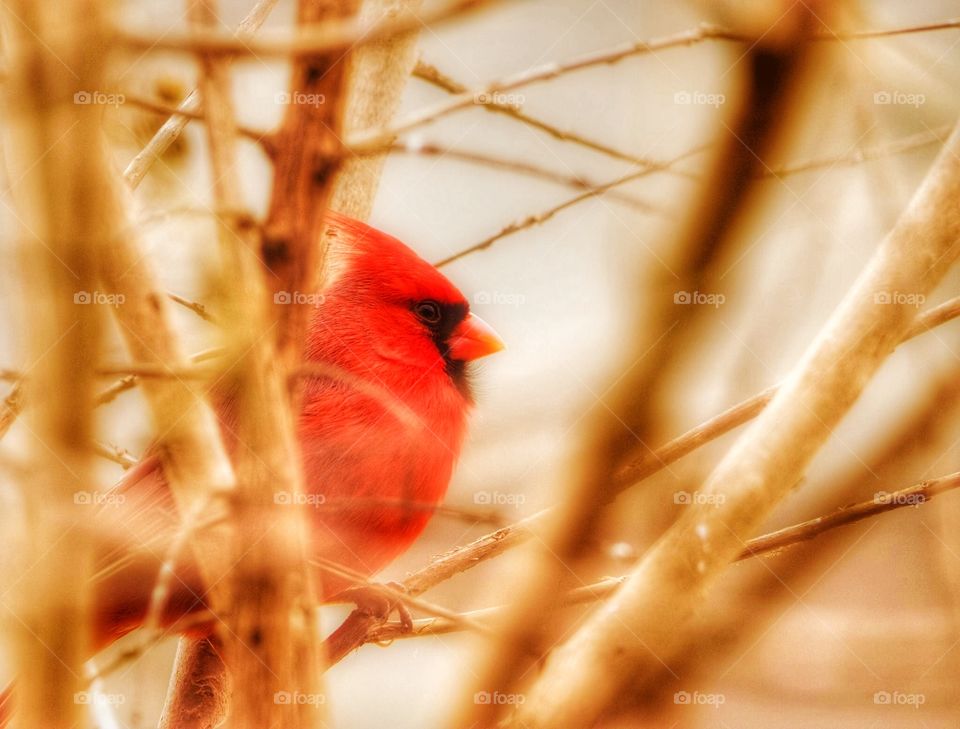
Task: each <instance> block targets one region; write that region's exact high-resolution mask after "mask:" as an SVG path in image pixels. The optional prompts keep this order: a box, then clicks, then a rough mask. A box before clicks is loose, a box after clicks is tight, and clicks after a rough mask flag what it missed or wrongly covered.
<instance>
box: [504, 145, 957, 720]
mask: <svg viewBox="0 0 960 729" xmlns="http://www.w3.org/2000/svg"><path fill="white" fill-rule="evenodd" d="M958 160H960V128H958V129H955V130H954V133H953V135H952V136H951V138H950V140H949V141H948V143H947V145H946V147H945V149H944V150H943V151H942V152H941V154H940V156H939V157H938V159H937V161H936V162H935V163H934V165H933V167H932V169H931V170H930V172H929V174H928V175H927V177H926V179H925V180H924V182H923V184H922V185H921V187H920V189H919V190H918V191H917V193H916V194H915V196H914V198H913V200H912V201H911V203H910V205H909V206H908V208H907V210H906V211H905V212H904V213H903V215H902V216H901V218H900V220H899V221H898V223H897V225H896V227H895V228H894V229H893V231H891V233H890V234H889V235H888V237H887V238H886V239H885V241H884V242H883V244H882V245H881V247H880V249H879V250H878V252H877V254H876V255H875V257H874V259H873V260H872V261H871V262H870V264H869V265H868V267H867V269H866V270H865V271H864V272H863V274H862V275H861V277H860V279H859V280H858V281H857V283H856V284H855V285H854V287H853V289H852V290H851V291H850V292H849V294H848V295H847V297H846V298H845V300H844V301H843V303H842V304H841V305H840V307H839V308H838V310H837V311H836V312H835V313H834V315H833V317H831V319H830V321H829V322H828V323H827V325H826V326H825V327H824V329H823V331H822V332H821V333H820V335H819V336H818V337H817V339H816V340H815V341H814V343H813V344H812V345H811V347H810V349H809V350H808V352H807V353H806V354H805V355H804V357H803V358H802V360H801V361H800V363H799V364H798V365H797V366H796V368H795V369H794V371H793V372H792V373H791V375H790V377H789V378H788V380H787V381H786V383H785V384H784V385H783V386H782V387H781V388H780V390H779V391H778V392H777V394H776V395H775V396H774V398H773V400H772V401H771V403H770V405H769V406H768V407H767V408H766V409H765V410H764V412H763V413H762V414H761V416H760V417H759V418H758V420H757V422H756V423H755V424H754V426H753V427H752V428H751V429H750V430H749V431H748V432H747V433H745V434H744V436H743V437H741V439H740V440H739V441H738V442H737V444H736V445H735V446H734V447H733V449H731V451H730V452H729V453H728V454H727V456H726V457H725V458H724V459H723V461H722V462H721V463H720V464H719V465H718V466H717V468H716V469H715V470H714V472H713V474H711V476H710V478H709V479H708V481H707V483H706V485H705V487H704V489H703V490H704V491H705V492H706V493H708V494H713V495H722V496H723V498H724V499H725V501H724V503H723V504H720V505H703V504H695V505H692V506H691V508H690V509H689V510H688V511H687V513H686V514H685V515H684V516H683V517H682V518H681V519H680V520H679V521H678V522H677V523H676V524H675V525H674V526H673V527H671V529H670V530H669V531H668V532H667V533H666V534H665V535H664V536H663V537H662V538H661V539H660V541H659V542H657V544H656V545H655V546H654V547H653V548H652V549H651V550H650V551H649V552H648V553H647V555H646V556H645V557H644V559H643V560H642V561H641V563H640V564H639V565H638V567H637V568H636V569H635V570H634V571H633V572H631V573H630V575H629V577H628V579H627V581H626V583H625V584H624V585H623V587H622V588H621V589H620V590H619V591H618V592H617V594H616V595H615V596H614V598H613V599H612V600H611V601H610V602H609V603H607V604H606V605H605V606H604V607H603V608H602V609H600V610H598V611H597V612H596V613H594V614H593V615H592V616H591V618H590V619H589V620H588V621H587V622H586V623H585V624H583V626H582V627H581V628H580V629H579V630H578V631H577V633H576V634H575V635H574V636H573V637H572V638H571V639H570V640H568V641H567V642H566V643H565V644H564V645H562V646H561V647H560V648H559V649H557V650H556V651H555V652H554V653H553V655H552V656H550V657H549V658H548V660H547V664H546V667H545V669H544V671H543V673H542V674H541V676H540V677H539V679H538V680H537V681H536V682H535V684H534V685H533V686H532V687H531V689H530V691H529V692H528V694H527V702H526V703H525V704H524V705H523V706H522V707H520V708H519V709H518V711H517V713H516V715H515V716H514V717H513V719H512V722H511V723H512V724H514V725H516V726H524V727H551V728H554V729H562V728H563V727H582V726H586V725H589V724H590V723H591V722H593V721H595V720H596V719H597V718H598V717H599V716H600V715H601V714H602V713H603V712H604V710H606V709H607V708H608V707H609V706H610V705H611V703H612V702H613V701H614V700H615V698H616V696H617V694H618V692H619V691H621V690H622V688H623V687H624V686H625V685H626V683H627V682H628V681H634V680H638V679H642V677H643V676H645V675H647V674H648V673H650V672H651V671H654V670H656V668H657V667H659V665H660V664H659V662H658V661H659V656H662V655H667V654H669V651H670V649H671V647H672V646H673V645H675V643H677V642H678V641H679V640H680V639H682V637H683V634H684V630H685V628H686V625H687V621H688V619H689V617H690V616H691V614H692V612H693V610H694V609H695V608H696V607H697V605H699V604H700V603H701V602H702V600H703V595H704V593H705V591H706V590H707V589H708V588H709V586H710V585H711V584H712V583H713V581H714V580H715V579H716V578H717V577H718V576H719V575H720V574H721V573H722V572H723V570H724V569H725V568H726V566H727V565H728V564H729V563H730V562H731V561H733V560H734V559H735V558H736V556H737V554H738V553H739V551H740V550H741V549H742V547H743V544H744V543H745V542H746V540H747V539H749V537H750V535H751V532H753V531H754V530H755V529H756V527H757V526H758V525H759V524H760V523H761V522H762V520H763V519H764V518H765V517H766V516H767V515H768V514H769V512H770V510H771V509H772V508H773V507H774V506H775V505H776V504H777V503H778V502H779V500H780V499H781V498H782V497H783V496H784V495H786V494H787V493H788V492H789V490H790V489H791V488H792V487H793V486H794V484H795V483H796V482H797V481H798V480H799V479H800V478H801V476H802V475H803V472H804V470H805V469H806V467H807V465H808V464H809V462H810V461H811V460H812V458H813V457H814V455H815V454H816V453H817V451H818V450H819V449H820V447H821V446H822V445H823V443H824V442H825V441H826V440H827V439H828V438H829V436H830V434H831V433H832V431H833V429H834V428H835V427H836V425H837V424H838V423H839V421H840V420H841V419H842V417H843V416H844V415H845V414H846V412H847V411H848V410H849V409H850V407H851V406H852V405H853V403H854V402H855V401H856V400H857V398H858V397H859V395H860V394H861V392H862V391H863V388H864V387H865V386H866V384H867V382H869V380H870V378H871V377H872V375H873V374H874V373H875V372H876V370H877V369H878V368H879V366H880V365H881V364H882V363H883V361H884V360H885V359H886V357H887V356H888V355H889V353H890V352H891V351H892V350H893V349H894V347H895V346H896V343H897V342H899V341H900V340H901V339H902V338H903V336H904V334H905V333H906V332H907V331H908V329H909V327H910V324H911V319H912V318H913V316H914V309H913V307H912V306H911V305H909V304H908V303H906V301H905V300H904V298H903V297H902V296H900V295H901V294H905V293H912V294H917V295H926V294H929V293H930V292H931V291H932V290H933V288H934V287H935V286H936V285H937V283H938V282H939V281H940V280H941V279H942V277H943V276H944V275H945V273H946V272H947V270H948V269H949V267H950V266H951V265H952V263H953V262H954V260H955V259H956V257H957V255H958V253H960V213H958V211H957V206H956V200H957V199H958V196H960V161H958ZM888 300H889V301H891V302H892V303H889V304H888V303H885V302H886V301H888Z"/></svg>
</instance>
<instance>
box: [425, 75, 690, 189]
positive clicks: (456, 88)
mask: <svg viewBox="0 0 960 729" xmlns="http://www.w3.org/2000/svg"><path fill="white" fill-rule="evenodd" d="M413 75H414V76H415V77H416V78H419V79H421V80H422V81H426V82H427V83H429V84H432V85H434V86H436V87H437V88H440V89H443V90H444V91H446V92H447V93H450V94H462V93H465V92H466V91H467V90H468V87H467V86H466V85H464V84H462V83H460V82H459V81H457V80H455V79H453V78H451V77H450V76H449V75H448V74H446V73H444V72H443V71H441V70H440V69H438V68H437V67H436V66H434V65H432V64H430V63H427V62H426V61H424V60H423V59H420V60H419V61H418V62H417V65H416V67H415V68H414V69H413ZM484 109H486V110H487V111H490V112H493V113H496V114H504V115H506V116H509V117H511V118H513V119H516V120H517V121H519V122H522V123H524V124H526V125H527V126H529V127H533V128H534V129H539V130H540V131H542V132H544V133H546V134H548V135H550V136H551V137H553V138H554V139H556V140H558V141H561V142H570V143H571V144H577V145H580V146H581V147H586V148H587V149H591V150H593V151H594V152H599V153H600V154H605V155H607V156H608V157H612V158H613V159H617V160H621V161H623V162H631V163H633V164H635V165H640V166H647V165H653V166H656V165H657V164H658V163H657V162H656V161H654V160H650V159H646V158H644V157H640V156H638V155H633V154H628V153H626V152H621V151H620V150H618V149H614V148H613V147H610V146H609V145H606V144H603V143H601V142H597V141H595V140H593V139H588V138H587V137H584V136H583V135H581V134H577V133H576V132H571V131H564V130H563V129H560V128H558V127H556V126H554V125H552V124H549V123H547V122H545V121H543V120H541V119H537V118H536V117H534V116H531V115H530V114H528V113H527V112H525V111H523V110H522V109H520V108H518V107H517V106H514V105H512V104H506V103H501V102H498V101H497V100H496V98H494V99H493V100H491V101H490V102H489V103H487V104H484ZM677 174H683V175H686V173H677Z"/></svg>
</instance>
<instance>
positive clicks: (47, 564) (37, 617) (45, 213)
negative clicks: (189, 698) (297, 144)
mask: <svg viewBox="0 0 960 729" xmlns="http://www.w3.org/2000/svg"><path fill="white" fill-rule="evenodd" d="M2 22H3V26H4V27H3V31H4V32H3V37H4V52H5V54H6V55H7V56H8V60H9V62H10V66H9V72H10V77H9V79H8V81H7V86H6V88H4V89H3V91H4V93H5V94H6V96H7V99H6V104H5V109H6V113H5V115H6V117H7V118H6V122H7V123H6V124H5V125H4V139H3V143H4V158H5V161H6V162H7V164H8V165H9V168H10V171H11V175H10V179H11V180H13V181H14V182H13V183H12V185H11V188H10V194H11V196H12V198H13V201H14V202H15V204H16V208H17V212H16V213H15V214H14V217H15V218H16V220H17V222H18V223H19V228H18V229H17V230H16V233H15V234H16V236H17V238H18V241H17V242H18V244H19V245H18V247H19V249H20V250H19V251H18V252H19V253H20V255H21V259H20V262H21V264H22V271H23V275H22V277H21V283H22V285H23V289H22V292H23V295H24V298H25V299H26V298H27V297H29V302H30V303H29V306H28V307H27V309H26V311H25V314H26V315H27V316H28V319H27V320H26V322H25V326H24V327H23V330H24V335H25V337H26V341H25V346H24V349H25V350H26V351H28V352H30V354H31V361H32V363H31V366H30V370H29V379H28V380H26V381H24V384H23V385H22V386H21V384H20V383H19V382H17V383H16V384H15V385H14V389H13V391H12V392H11V394H10V395H8V397H7V400H6V402H5V404H4V407H5V410H4V412H3V415H2V422H3V425H2V428H3V429H4V430H5V429H6V428H7V427H9V423H11V422H12V416H15V415H16V413H17V412H18V411H19V409H20V408H21V406H22V400H21V397H20V395H21V387H22V389H23V391H24V392H25V393H26V394H27V395H28V396H29V398H30V399H32V400H36V401H37V405H36V407H34V408H32V409H31V411H30V413H29V416H30V427H29V434H30V437H31V439H30V441H29V446H28V449H27V451H28V452H27V454H26V455H27V457H28V458H29V460H30V468H28V469H25V473H24V475H25V479H24V481H23V483H22V484H21V489H20V493H21V494H22V499H23V502H24V503H23V505H22V508H21V509H17V512H18V515H19V518H20V519H23V520H24V521H25V523H24V524H22V525H20V526H19V528H18V529H17V533H18V534H19V535H20V536H19V539H16V540H14V541H10V542H8V544H9V547H10V555H11V558H12V561H11V562H10V567H11V569H12V571H13V574H11V575H10V580H9V582H8V586H9V587H8V599H9V604H8V607H9V613H10V617H11V618H12V619H11V620H10V621H9V623H10V626H11V628H12V629H13V631H12V638H13V640H12V641H11V643H10V648H11V649H12V655H11V657H12V658H13V660H14V670H15V672H16V675H17V688H16V699H15V705H16V712H17V717H16V724H17V725H18V726H35V727H48V728H49V729H60V728H62V729H68V728H72V727H76V726H86V725H87V724H88V720H89V718H88V717H87V716H86V707H85V706H84V705H83V704H82V703H81V702H79V701H77V698H76V694H77V692H79V691H82V690H83V682H82V676H83V663H84V661H85V660H86V659H87V657H88V655H89V639H90V602H91V601H90V597H91V596H90V592H89V590H88V589H87V582H88V577H89V572H90V568H91V562H92V558H93V554H94V549H95V545H94V541H93V539H94V535H93V533H92V532H91V531H90V530H88V529H85V528H84V526H85V525H86V524H88V523H89V521H90V519H91V516H92V515H91V512H90V507H89V506H87V505H85V504H81V503H80V501H78V499H77V495H78V494H79V493H82V492H84V491H87V492H89V491H95V490H96V485H95V484H96V482H95V479H94V470H93V463H92V454H91V451H90V449H89V441H90V439H91V438H92V436H93V432H94V427H93V423H94V421H93V403H94V386H95V374H94V370H93V365H94V363H95V362H96V360H97V358H98V357H99V356H100V354H101V353H100V347H101V337H102V330H103V323H104V322H103V318H102V317H103V315H104V312H103V309H102V307H97V306H85V305H83V303H82V302H78V300H77V294H78V292H82V291H90V290H95V289H96V264H97V261H98V260H99V259H101V258H102V257H104V256H105V255H108V254H107V252H106V250H105V246H106V243H107V241H109V240H110V238H111V236H112V235H113V234H114V233H115V232H116V230H117V224H118V221H117V220H116V218H115V217H114V216H113V215H112V212H113V211H112V210H111V207H110V204H109V199H108V198H109V195H108V193H107V192H106V191H107V190H108V189H109V176H110V168H109V163H108V155H107V150H106V149H105V147H104V144H103V141H102V139H101V136H100V124H99V117H98V115H97V114H96V113H95V111H94V110H93V109H91V107H89V106H86V105H80V104H76V103H74V101H75V98H76V96H75V95H76V94H78V93H81V92H83V91H85V90H89V89H97V88H102V87H103V86H102V84H103V79H104V76H105V69H104V57H103V55H102V54H91V53H90V52H89V49H90V48H102V47H105V46H106V45H107V43H108V40H107V39H108V37H109V32H108V28H109V18H108V14H107V11H106V8H105V7H104V5H103V4H102V3H98V2H95V0H69V1H68V2H63V3H58V4H56V5H51V4H48V3H34V2H30V0H22V1H17V2H11V3H9V4H5V5H4V7H3V8H2ZM49 393H56V397H49V396H47V397H41V395H43V394H48V395H49ZM8 526H9V527H13V526H14V524H13V523H12V522H11V523H10V524H9V525H8ZM3 703H6V698H4V700H3ZM9 708H10V707H9V705H7V706H5V707H4V709H3V712H2V713H3V714H4V715H6V714H7V713H8V711H9Z"/></svg>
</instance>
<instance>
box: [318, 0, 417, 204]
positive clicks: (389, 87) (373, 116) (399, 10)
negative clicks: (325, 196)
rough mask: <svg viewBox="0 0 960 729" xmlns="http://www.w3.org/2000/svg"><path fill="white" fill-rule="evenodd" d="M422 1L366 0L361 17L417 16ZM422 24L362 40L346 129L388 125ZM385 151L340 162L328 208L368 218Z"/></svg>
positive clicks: (354, 60) (351, 77) (354, 59)
mask: <svg viewBox="0 0 960 729" xmlns="http://www.w3.org/2000/svg"><path fill="white" fill-rule="evenodd" d="M422 6H423V0H366V1H365V2H364V3H363V7H362V10H361V12H360V13H359V16H358V18H359V21H360V22H361V23H366V24H368V25H370V24H373V23H376V22H382V20H383V19H386V18H396V17H402V16H404V15H410V16H416V15H418V14H420V12H421V8H422ZM419 31H420V26H419V25H414V26H412V27H411V28H410V29H409V30H408V31H407V32H403V33H395V34H390V35H388V36H386V37H383V38H379V39H376V40H373V41H370V42H366V43H363V44H362V45H360V46H358V47H356V48H355V49H354V50H353V53H352V54H351V58H350V68H349V71H348V84H347V86H346V91H345V93H346V97H347V98H346V109H345V112H344V123H343V130H344V133H345V134H347V135H349V134H350V133H352V132H356V131H360V130H363V129H370V128H371V127H381V126H384V125H386V124H389V123H390V121H391V120H392V119H393V116H394V114H396V112H397V109H398V108H399V107H400V100H401V98H402V97H403V90H404V89H405V88H406V85H407V79H409V77H410V71H411V69H412V68H413V65H414V63H415V62H416V58H417V39H418V37H419ZM386 159H387V156H386V153H384V152H381V153H378V154H373V155H368V156H362V157H352V158H350V159H348V160H347V161H346V162H345V163H344V164H343V166H342V168H341V170H340V174H339V176H338V179H337V181H336V183H335V184H334V189H333V193H332V195H331V197H330V208H331V209H332V210H336V211H337V212H339V213H343V214H344V215H348V216H350V217H351V218H355V219H357V220H367V219H368V218H369V217H370V212H371V211H372V210H373V201H374V198H375V197H376V194H377V188H378V187H379V184H380V176H381V174H382V172H383V165H384V163H385V162H386Z"/></svg>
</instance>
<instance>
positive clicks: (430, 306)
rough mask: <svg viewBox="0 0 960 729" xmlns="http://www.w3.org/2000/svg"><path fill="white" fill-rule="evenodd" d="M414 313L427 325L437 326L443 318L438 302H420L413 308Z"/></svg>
mask: <svg viewBox="0 0 960 729" xmlns="http://www.w3.org/2000/svg"><path fill="white" fill-rule="evenodd" d="M413 311H414V313H415V314H416V315H417V317H418V318H419V319H420V321H422V322H424V323H426V324H437V323H438V322H439V321H440V319H441V317H442V314H441V312H440V304H438V303H437V302H436V301H430V300H426V301H418V302H417V303H416V305H415V306H414V307H413Z"/></svg>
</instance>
